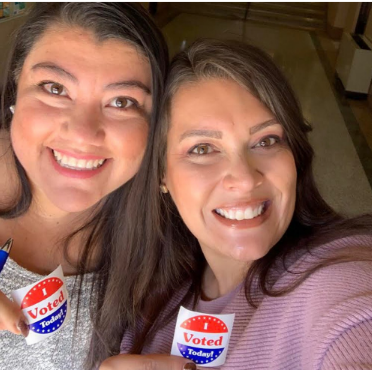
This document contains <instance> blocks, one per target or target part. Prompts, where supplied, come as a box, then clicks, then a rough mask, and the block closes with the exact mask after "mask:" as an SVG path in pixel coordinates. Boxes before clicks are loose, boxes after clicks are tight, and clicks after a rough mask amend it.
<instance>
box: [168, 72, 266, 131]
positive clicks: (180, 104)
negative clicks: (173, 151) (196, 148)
mask: <svg viewBox="0 0 372 370" xmlns="http://www.w3.org/2000/svg"><path fill="white" fill-rule="evenodd" d="M270 118H273V113H272V112H271V111H270V110H269V109H268V108H267V107H266V106H265V105H264V104H263V103H262V102H261V101H260V100H259V99H257V98H256V97H255V96H254V95H253V94H252V93H251V92H250V91H249V90H248V89H247V88H244V87H242V86H241V85H240V84H238V83H237V82H235V81H233V80H231V79H222V78H211V79H203V80H199V81H196V82H190V83H185V84H183V85H181V86H180V88H179V89H178V90H177V91H176V93H175V95H174V96H173V99H172V102H171V125H172V124H173V122H183V123H185V124H187V125H198V124H199V123H201V122H202V123H208V124H218V123H221V122H223V121H225V122H232V123H234V122H240V121H244V122H245V123H246V124H248V125H250V124H255V123H257V122H260V121H262V120H264V119H270Z"/></svg>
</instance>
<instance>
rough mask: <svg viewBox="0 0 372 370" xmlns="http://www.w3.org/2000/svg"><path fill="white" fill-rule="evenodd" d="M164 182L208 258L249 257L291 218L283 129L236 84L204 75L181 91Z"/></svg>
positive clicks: (290, 166) (292, 182) (292, 191)
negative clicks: (200, 79) (205, 78)
mask: <svg viewBox="0 0 372 370" xmlns="http://www.w3.org/2000/svg"><path fill="white" fill-rule="evenodd" d="M167 145H168V146H167V159H166V174H165V177H164V182H165V184H166V186H167V187H168V189H169V192H170V194H171V196H172V199H173V200H174V202H175V204H176V206H177V208H178V211H179V213H180V215H181V217H182V218H183V220H184V222H185V224H186V225H187V226H188V228H189V229H190V231H191V232H192V233H193V234H194V235H195V237H196V238H197V239H198V240H199V243H200V245H201V248H202V249H203V252H204V254H205V256H206V258H207V260H208V262H209V264H211V261H212V260H215V261H219V262H218V263H219V264H220V265H221V266H223V263H224V261H227V260H226V259H228V260H230V261H239V262H244V263H246V262H251V261H253V260H256V259H259V258H261V257H263V256H264V255H265V254H266V253H267V252H268V251H269V250H270V249H271V248H272V247H273V246H274V245H275V244H276V243H277V242H278V240H279V239H280V238H281V237H282V236H283V234H284V232H285V231H286V229H287V227H288V225H289V223H290V221H291V219H292V215H293V211H294V206H295V197H296V177H297V176H296V167H295V162H294V158H293V155H292V153H291V151H290V150H289V148H288V147H287V145H286V141H285V135H284V131H283V127H282V126H281V125H280V124H279V123H278V122H277V121H276V120H275V117H274V115H273V114H272V113H271V112H270V111H269V110H268V109H267V108H266V107H265V106H264V105H263V104H262V103H261V102H260V101H259V100H258V99H256V98H255V97H254V96H253V95H252V94H251V93H249V92H248V91H247V90H246V89H243V88H242V87H241V86H240V85H238V84H237V83H236V82H233V81H230V80H222V79H210V80H202V81H199V82H197V83H193V84H189V85H184V86H183V87H181V88H180V89H179V90H178V92H177V93H176V94H175V96H174V98H173V100H172V106H171V112H170V129H169V132H168V137H167Z"/></svg>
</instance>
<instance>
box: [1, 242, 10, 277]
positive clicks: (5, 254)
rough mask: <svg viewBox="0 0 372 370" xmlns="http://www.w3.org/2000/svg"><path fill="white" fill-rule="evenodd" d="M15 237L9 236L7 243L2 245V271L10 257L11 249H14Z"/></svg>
mask: <svg viewBox="0 0 372 370" xmlns="http://www.w3.org/2000/svg"><path fill="white" fill-rule="evenodd" d="M12 245H13V239H12V238H9V239H8V240H7V241H6V243H5V244H4V245H3V246H2V247H0V272H1V271H2V269H3V267H4V265H5V263H6V260H7V259H8V256H9V253H10V250H11V249H12Z"/></svg>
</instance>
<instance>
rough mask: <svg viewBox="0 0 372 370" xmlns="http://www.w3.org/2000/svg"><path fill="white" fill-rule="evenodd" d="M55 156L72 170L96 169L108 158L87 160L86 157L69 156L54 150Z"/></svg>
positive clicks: (60, 162)
mask: <svg viewBox="0 0 372 370" xmlns="http://www.w3.org/2000/svg"><path fill="white" fill-rule="evenodd" d="M53 154H54V158H55V159H56V161H57V163H58V164H59V165H60V166H62V167H66V168H69V169H71V170H78V171H81V170H96V169H97V168H99V167H101V166H102V165H103V163H105V161H106V159H96V160H92V159H90V160H86V159H77V158H74V157H68V156H67V155H65V154H62V153H60V152H57V151H56V150H53Z"/></svg>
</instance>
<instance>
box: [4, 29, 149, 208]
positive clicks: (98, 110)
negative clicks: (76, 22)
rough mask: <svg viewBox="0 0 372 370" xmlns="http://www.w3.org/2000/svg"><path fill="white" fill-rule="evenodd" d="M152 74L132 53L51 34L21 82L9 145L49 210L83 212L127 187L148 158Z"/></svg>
mask: <svg viewBox="0 0 372 370" xmlns="http://www.w3.org/2000/svg"><path fill="white" fill-rule="evenodd" d="M151 101H152V99H151V69H150V65H149V63H148V61H147V60H146V58H145V57H144V56H143V55H141V54H140V53H139V52H138V51H137V50H136V48H135V47H133V46H131V45H130V44H128V43H125V42H123V41H120V40H117V39H109V40H106V41H102V42H99V41H97V39H96V38H95V36H94V35H93V34H92V33H91V32H90V31H87V30H84V29H80V28H71V27H63V26H62V27H61V26H60V27H56V28H50V29H48V30H47V32H45V34H44V35H43V36H42V37H41V38H40V39H39V40H38V41H37V42H36V43H35V45H34V46H33V48H32V49H31V51H30V53H29V55H28V56H27V58H26V60H25V63H24V65H23V68H22V71H21V73H20V76H19V79H18V89H17V100H16V107H15V114H14V117H13V120H12V125H11V140H12V144H13V148H14V151H15V154H16V156H17V158H18V159H19V161H20V162H21V164H22V166H23V167H24V169H25V171H26V173H27V176H28V178H29V180H30V183H31V186H32V190H33V194H34V196H35V198H36V199H37V200H38V201H39V202H42V204H43V205H44V206H45V207H52V208H53V207H54V208H55V209H59V210H62V211H64V212H79V211H83V210H85V209H87V208H89V207H90V206H92V205H93V204H95V203H97V202H98V201H99V200H100V199H102V198H103V197H105V196H106V195H107V194H109V193H111V192H112V191H114V190H115V189H117V188H119V187H120V186H121V185H123V184H124V183H126V182H127V181H128V180H130V179H131V178H132V177H133V176H134V175H135V173H136V172H137V170H138V168H139V165H140V162H141V160H142V156H143V153H144V150H145V146H146V141H147V133H148V117H149V115H150V112H151Z"/></svg>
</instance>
